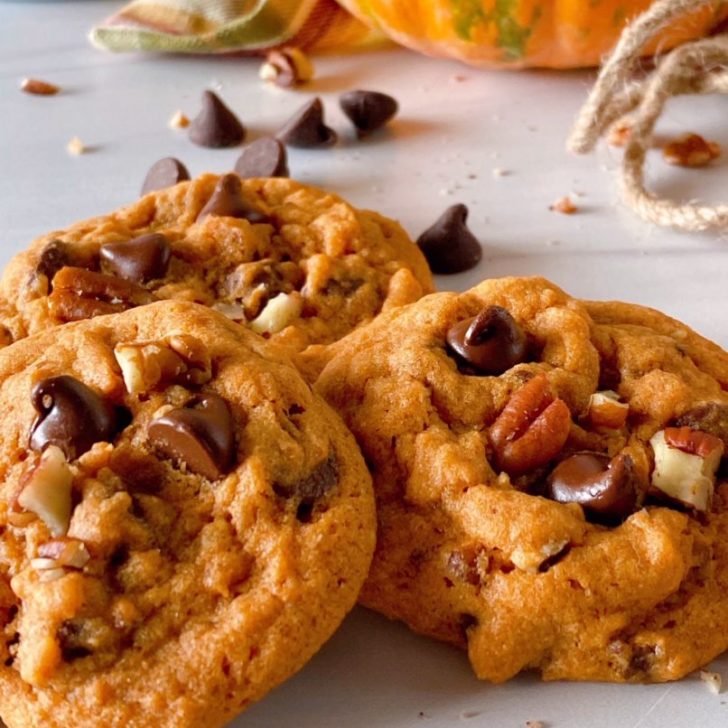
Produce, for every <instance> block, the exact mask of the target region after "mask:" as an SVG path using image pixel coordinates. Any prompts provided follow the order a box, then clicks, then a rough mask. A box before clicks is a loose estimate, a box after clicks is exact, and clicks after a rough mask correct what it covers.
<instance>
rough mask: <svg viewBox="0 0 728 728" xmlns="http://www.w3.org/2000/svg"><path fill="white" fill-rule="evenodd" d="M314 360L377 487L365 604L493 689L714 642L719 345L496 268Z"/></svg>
mask: <svg viewBox="0 0 728 728" xmlns="http://www.w3.org/2000/svg"><path fill="white" fill-rule="evenodd" d="M316 356H317V352H315V351H312V352H309V353H308V354H306V355H304V357H303V358H304V359H306V358H313V359H315V358H316ZM311 368H312V369H313V370H314V371H317V370H318V371H320V375H319V377H318V380H317V382H316V384H315V389H316V391H318V392H320V393H321V394H323V395H324V397H325V398H326V399H327V400H328V401H329V402H330V403H331V404H332V405H333V406H334V407H335V408H336V409H337V410H338V411H339V412H340V414H341V415H342V416H343V418H344V420H345V422H346V424H347V425H348V426H349V427H350V429H351V430H352V432H353V433H354V434H355V436H356V438H357V440H358V442H359V444H360V446H361V448H362V451H363V452H364V455H365V457H366V458H367V461H368V463H369V465H370V469H371V472H372V474H373V478H374V484H375V492H376V495H377V501H378V523H379V530H378V544H377V549H376V552H375V557H374V561H373V565H372V568H371V570H370V574H369V577H368V580H367V582H366V583H365V586H364V588H363V591H362V596H361V600H362V601H363V603H364V604H365V605H367V606H369V607H372V608H374V609H377V610H379V611H381V612H383V613H384V614H386V615H388V616H389V617H392V618H396V619H401V620H403V621H405V622H406V623H407V624H409V625H410V626H411V627H412V628H413V629H414V630H415V631H417V632H420V633H423V634H428V635H432V636H434V637H437V638H439V639H442V640H445V641H448V642H452V643H454V644H457V645H460V646H462V647H467V649H468V653H469V657H470V660H471V662H472V664H473V667H474V668H475V671H476V673H477V674H478V675H479V676H480V677H482V678H484V679H489V680H493V681H501V680H505V679H507V678H509V677H511V676H513V675H515V674H516V673H517V672H519V671H520V670H523V669H528V668H533V667H534V666H536V667H537V668H538V669H539V670H540V671H541V672H542V673H543V675H544V676H545V677H546V678H548V679H564V678H570V679H598V680H614V681H638V682H639V681H663V680H668V679H676V678H678V677H681V676H682V675H684V674H686V673H687V672H689V671H690V670H693V669H695V668H697V667H699V666H701V665H703V664H705V663H706V662H707V661H709V660H710V659H712V658H713V657H715V656H716V655H717V654H719V653H720V652H721V651H722V650H724V649H726V648H728V590H726V589H725V588H724V585H725V584H726V583H728V556H727V555H726V554H728V538H727V537H726V535H725V534H727V533H728V481H726V478H725V473H726V469H725V464H726V459H725V454H726V451H727V446H728V394H727V393H726V392H727V389H728V354H726V352H725V351H723V350H721V349H720V348H719V347H717V346H716V345H714V344H712V343H711V342H708V341H706V340H705V339H703V338H702V337H700V336H699V335H697V334H695V333H694V332H692V331H690V329H688V328H687V327H685V326H682V325H681V324H679V323H678V322H676V321H674V320H672V319H668V318H667V317H666V316H663V315H662V314H659V313H657V312H655V311H651V310H649V309H645V308H642V307H639V306H634V305H629V304H619V303H614V302H611V303H602V304H599V303H593V302H584V301H578V300H575V299H573V298H571V297H570V296H568V295H567V294H565V293H564V292H563V291H561V290H559V289H558V288H557V287H556V286H554V285H553V284H550V283H549V282H547V281H545V280H543V279H540V278H504V279H493V280H487V281H484V282H483V283H481V284H480V285H478V286H476V287H475V288H473V289H471V290H469V291H466V292H464V293H461V294H456V293H439V294H434V295H432V296H428V297H426V298H423V299H422V300H420V301H418V302H416V303H414V304H412V305H410V306H407V307H405V308H403V309H399V310H393V311H390V312H387V313H385V314H383V315H382V316H380V317H379V318H378V319H377V320H376V321H374V322H373V323H371V324H370V325H369V326H367V327H366V328H363V329H361V330H358V331H355V332H353V333H352V334H350V335H349V336H347V337H346V338H345V339H343V340H341V341H339V342H336V343H335V344H333V345H332V346H331V347H330V348H329V349H328V350H327V352H326V354H325V355H324V356H321V360H320V361H314V362H312V363H311ZM716 615H720V616H718V617H717V616H716ZM716 620H717V621H716ZM718 625H719V627H718ZM717 631H718V632H720V634H722V635H723V637H721V638H716V637H715V635H716V632H717ZM708 635H709V636H708Z"/></svg>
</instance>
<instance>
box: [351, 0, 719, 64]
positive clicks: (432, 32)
mask: <svg viewBox="0 0 728 728" xmlns="http://www.w3.org/2000/svg"><path fill="white" fill-rule="evenodd" d="M340 2H341V3H342V4H343V5H344V6H346V7H347V8H348V9H349V10H350V11H351V12H352V13H354V15H356V16H357V17H359V18H360V19H361V20H363V21H364V22H366V23H368V24H369V25H371V26H375V27H379V28H381V29H382V30H383V31H384V32H385V33H386V34H387V35H388V36H389V37H391V38H392V39H393V40H395V41H397V42H398V43H401V44H402V45H405V46H407V47H409V48H413V49H414V50H418V51H421V52H423V53H427V54H428V55H432V56H444V57H446V58H456V59H459V60H461V61H465V62H466V63H470V64H473V65H478V66H491V67H500V68H526V67H534V66H536V67H542V68H578V67H580V66H595V65H598V64H599V63H600V61H601V60H602V58H603V57H604V55H605V53H607V52H608V51H609V50H610V49H611V48H612V47H613V46H614V44H615V43H616V41H617V39H618V37H619V34H620V33H621V31H622V30H623V28H624V27H625V25H626V24H627V23H628V22H629V21H630V20H631V19H632V18H634V17H635V16H636V15H638V14H639V13H641V12H642V11H644V10H645V9H647V8H648V7H649V5H650V0H340ZM718 6H720V8H719V9H711V8H710V6H704V7H703V8H702V9H701V10H699V11H698V12H694V13H691V14H690V15H687V16H685V17H683V18H681V19H680V20H679V22H676V23H674V24H673V26H672V27H670V28H668V29H666V30H665V31H664V32H663V33H661V34H660V36H659V37H658V38H657V39H656V40H655V42H654V43H653V44H652V45H651V46H650V47H648V48H647V52H648V53H652V52H654V51H655V50H656V49H660V50H667V49H668V48H671V47H673V46H675V45H678V44H679V43H683V42H685V41H687V40H690V39H692V38H697V37H700V36H703V35H706V34H707V33H708V32H709V31H710V29H711V28H713V27H715V26H716V25H717V24H718V23H719V22H720V21H721V20H723V19H725V18H726V17H728V7H726V4H725V3H715V4H714V7H715V8H718Z"/></svg>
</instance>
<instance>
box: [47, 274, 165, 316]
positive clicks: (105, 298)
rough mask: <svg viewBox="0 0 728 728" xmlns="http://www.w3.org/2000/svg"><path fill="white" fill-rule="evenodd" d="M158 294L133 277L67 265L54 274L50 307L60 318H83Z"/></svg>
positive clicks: (119, 308)
mask: <svg viewBox="0 0 728 728" xmlns="http://www.w3.org/2000/svg"><path fill="white" fill-rule="evenodd" d="M154 300H155V297H154V296H153V295H152V294H151V293H149V291H147V290H146V289H145V288H142V287H141V286H139V285H137V284H136V283H132V282H131V281H127V280H124V279H123V278H117V277H115V276H109V275H106V274H104V273H96V272H94V271H90V270H86V269H85V268H75V267H72V266H65V267H63V268H61V269H60V270H59V271H58V273H56V275H55V276H54V278H53V293H51V295H50V297H49V301H50V310H51V313H52V314H53V316H55V317H56V318H57V319H59V320H60V321H80V320H81V319H87V318H93V317H94V316H100V315H103V314H107V313H118V312H120V311H125V310H126V309H128V308H133V307H134V306H142V305H144V304H147V303H151V302H152V301H154Z"/></svg>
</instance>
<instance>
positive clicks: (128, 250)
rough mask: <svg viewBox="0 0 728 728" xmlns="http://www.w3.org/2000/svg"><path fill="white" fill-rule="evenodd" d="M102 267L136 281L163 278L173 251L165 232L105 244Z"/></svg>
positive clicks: (106, 270)
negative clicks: (163, 233)
mask: <svg viewBox="0 0 728 728" xmlns="http://www.w3.org/2000/svg"><path fill="white" fill-rule="evenodd" d="M99 253H100V255H101V269H102V270H103V271H104V272H105V273H112V274H113V275H116V276H118V277H119V278H124V279H126V280H128V281H133V282H134V283H146V282H147V281H151V280H154V279H155V278H162V277H163V276H164V274H165V273H166V272H167V266H169V260H170V258H171V251H170V248H169V243H168V242H167V238H165V237H164V235H160V234H159V233H151V234H149V235H142V236H141V237H138V238H134V239H133V240H126V241H123V242H120V243H107V244H106V245H102V246H101V250H100V251H99Z"/></svg>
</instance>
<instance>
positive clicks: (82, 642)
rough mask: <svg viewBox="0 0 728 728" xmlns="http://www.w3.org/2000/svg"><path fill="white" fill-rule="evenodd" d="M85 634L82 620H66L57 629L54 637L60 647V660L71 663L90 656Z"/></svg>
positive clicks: (90, 652)
mask: <svg viewBox="0 0 728 728" xmlns="http://www.w3.org/2000/svg"><path fill="white" fill-rule="evenodd" d="M86 632H87V630H85V629H84V626H83V621H82V620H71V619H67V620H66V621H65V622H63V623H62V624H61V626H60V627H59V628H58V630H57V631H56V637H57V639H58V642H59V644H60V646H61V659H62V660H63V661H64V662H73V661H74V660H79V659H81V658H83V657H88V656H89V655H91V654H92V651H91V649H90V647H89V640H88V635H87V634H86Z"/></svg>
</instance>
